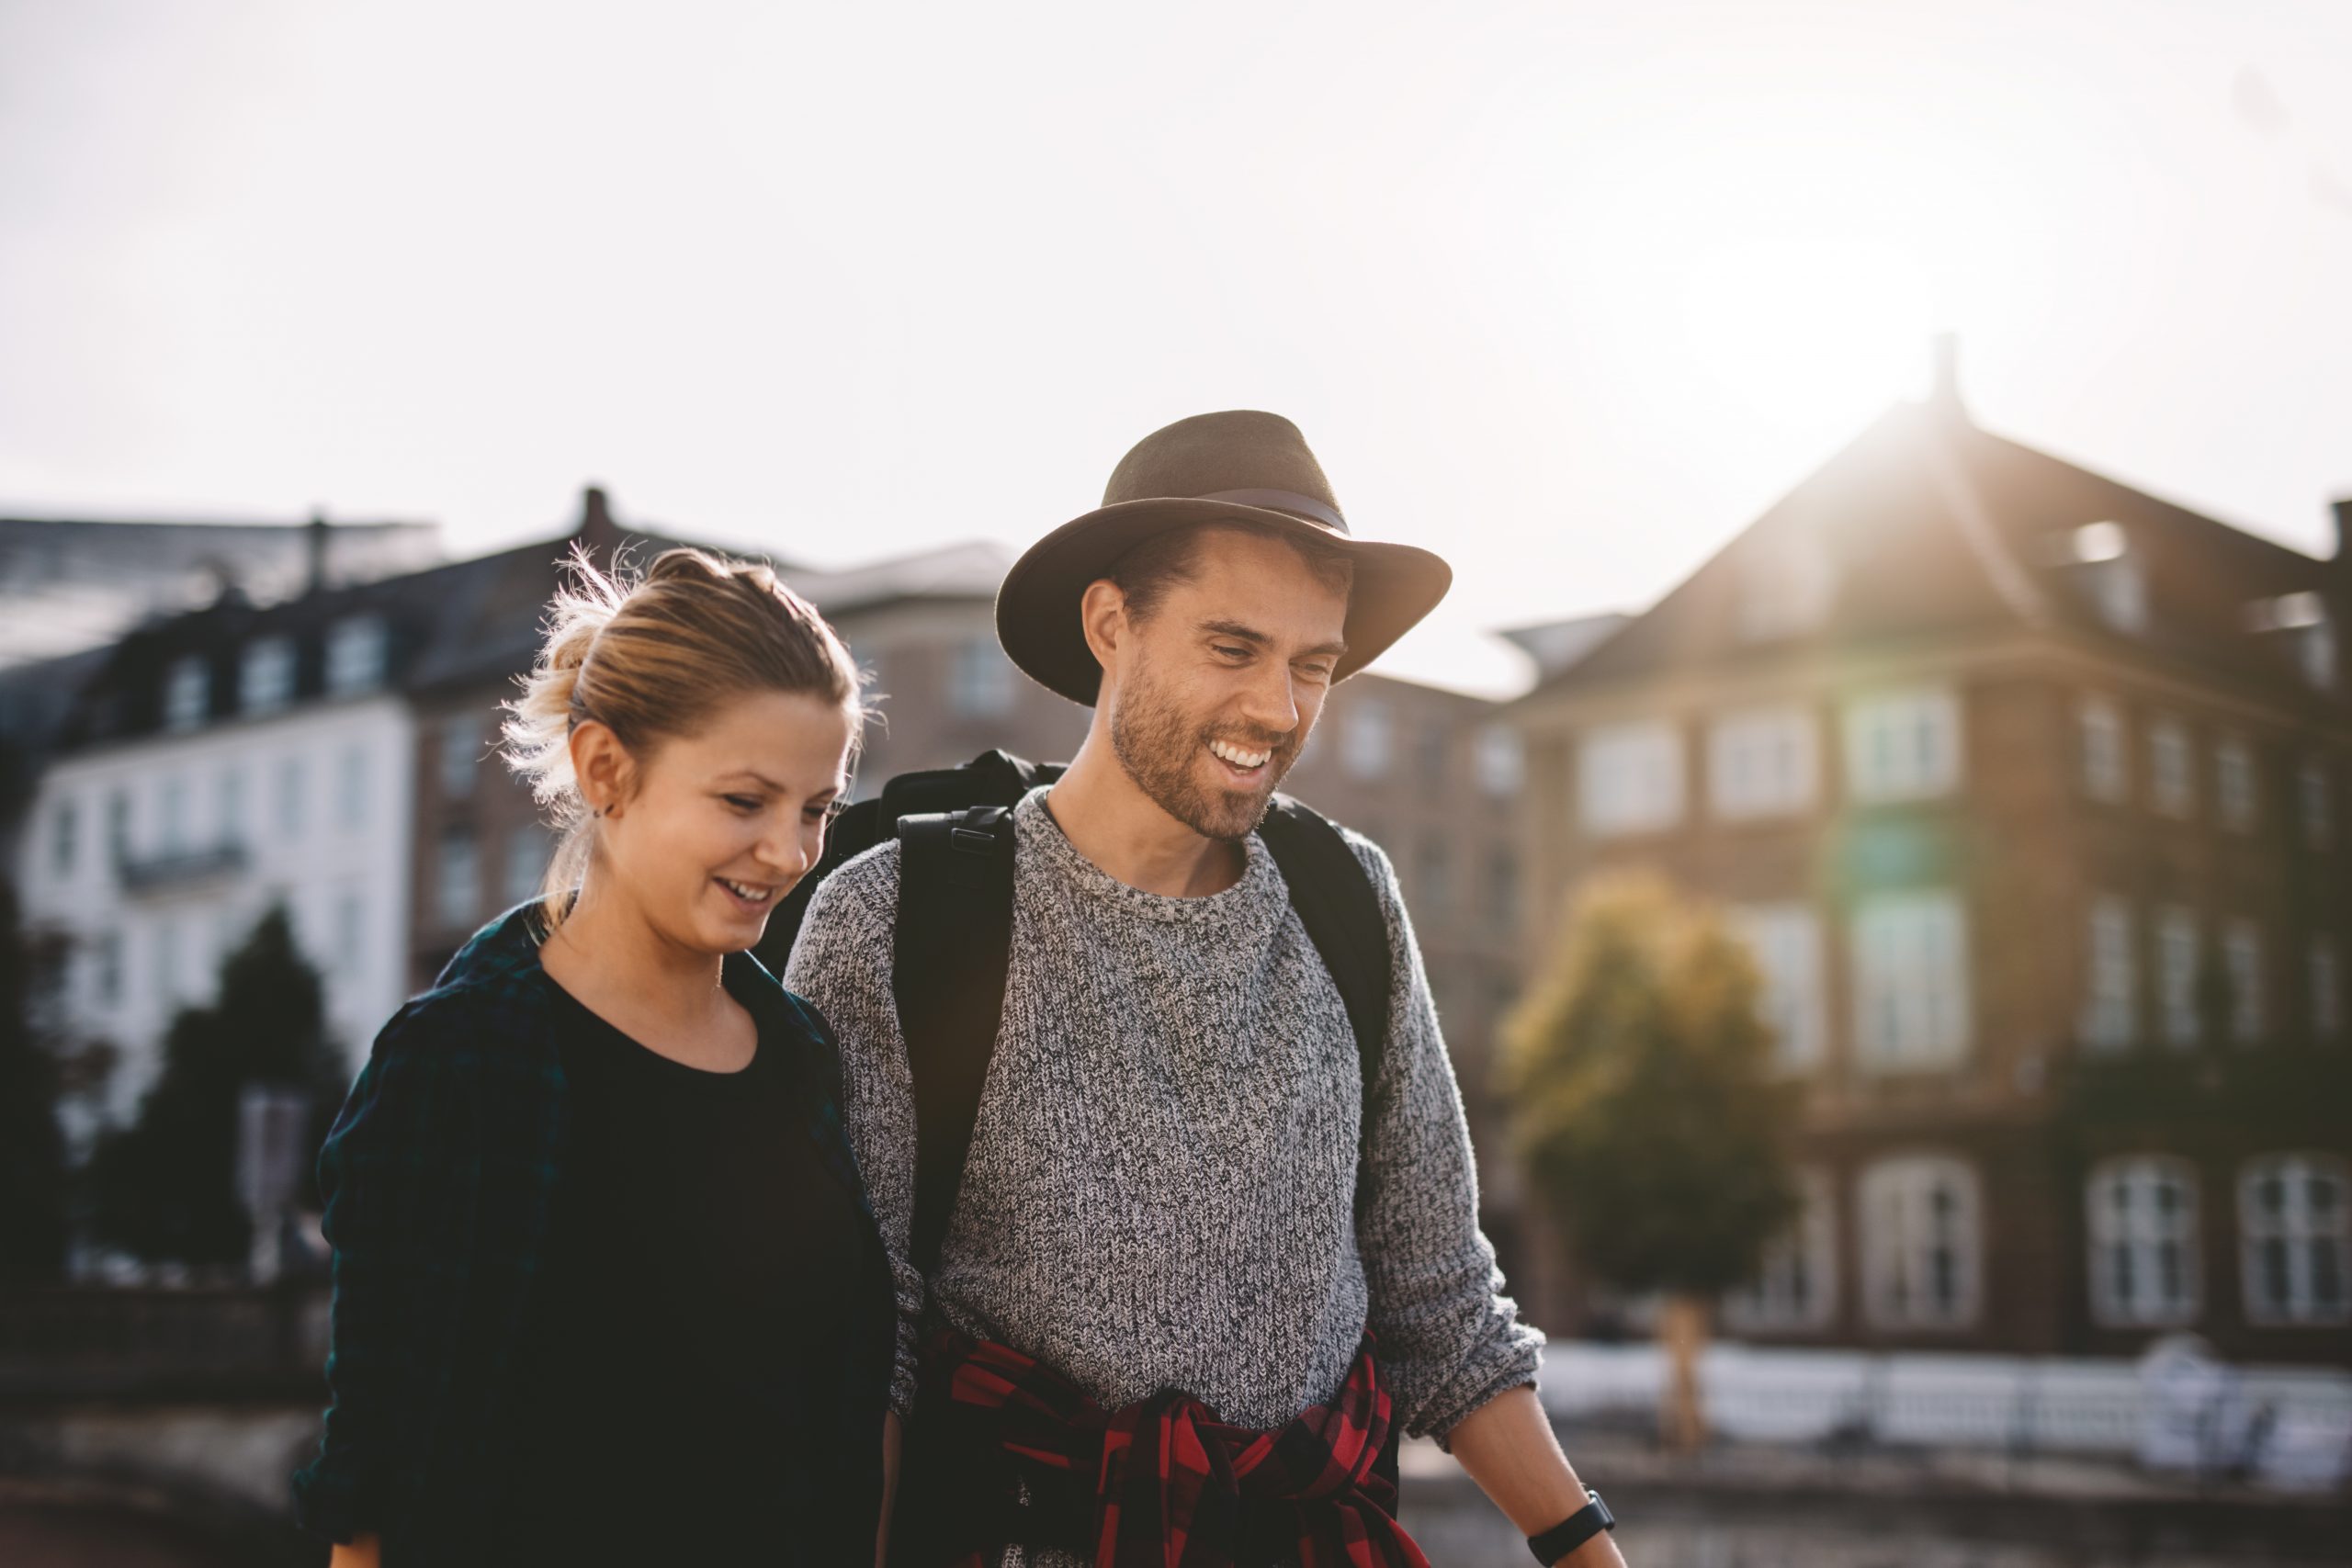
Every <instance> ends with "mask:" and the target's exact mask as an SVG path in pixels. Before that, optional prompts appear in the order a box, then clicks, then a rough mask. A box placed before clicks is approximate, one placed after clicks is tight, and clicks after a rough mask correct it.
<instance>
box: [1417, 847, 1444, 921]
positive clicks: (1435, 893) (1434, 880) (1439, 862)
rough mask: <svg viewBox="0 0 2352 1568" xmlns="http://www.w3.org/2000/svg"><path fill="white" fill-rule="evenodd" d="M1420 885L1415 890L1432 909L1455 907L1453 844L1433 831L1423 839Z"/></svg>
mask: <svg viewBox="0 0 2352 1568" xmlns="http://www.w3.org/2000/svg"><path fill="white" fill-rule="evenodd" d="M1419 870H1420V875H1419V878H1418V881H1419V886H1417V887H1416V888H1415V889H1414V890H1413V891H1414V895H1415V897H1419V899H1420V900H1421V901H1422V902H1423V903H1424V904H1426V905H1427V906H1428V907H1429V908H1430V909H1432V910H1443V909H1450V908H1453V845H1451V844H1449V843H1447V842H1446V841H1445V840H1443V839H1442V838H1440V837H1439V836H1438V835H1436V834H1434V833H1432V834H1430V835H1429V836H1428V837H1427V838H1425V839H1423V840H1421V859H1420V867H1419Z"/></svg>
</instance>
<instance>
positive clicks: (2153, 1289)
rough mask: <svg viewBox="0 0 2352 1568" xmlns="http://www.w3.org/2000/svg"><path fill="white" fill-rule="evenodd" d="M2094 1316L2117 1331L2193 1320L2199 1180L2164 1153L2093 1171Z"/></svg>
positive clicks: (2089, 1194) (2119, 1161)
mask: <svg viewBox="0 0 2352 1568" xmlns="http://www.w3.org/2000/svg"><path fill="white" fill-rule="evenodd" d="M2085 1202H2086V1205H2087V1216H2088V1219H2089V1222H2090V1227H2089V1235H2090V1273H2091V1315H2092V1316H2093V1317H2095V1318H2097V1319H2098V1321H2099V1322H2100V1323H2102V1324H2105V1325H2108V1326H2109V1327H2110V1328H2126V1327H2129V1328H2140V1327H2163V1326H2170V1325H2180V1324H2185V1323H2193V1322H2195V1321H2196V1319H2197V1309H2198V1296H2199V1291H2198V1264H2197V1177H2196V1173H2195V1172H2194V1171H2192V1170H2191V1169H2190V1168H2189V1167H2188V1163H2187V1162H2186V1161H2184V1160H2177V1159H2171V1158H2167V1157H2165V1156H2155V1155H2149V1156H2134V1157H2131V1158H2128V1159H2111V1160H2109V1161H2107V1162H2105V1163H2104V1164H2102V1165H2100V1166H2098V1168H2096V1169H2094V1170H2093V1171H2092V1172H2091V1179H2090V1184H2089V1187H2088V1189H2087V1190H2086V1193H2085Z"/></svg>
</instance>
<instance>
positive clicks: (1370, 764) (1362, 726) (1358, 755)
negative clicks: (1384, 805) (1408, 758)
mask: <svg viewBox="0 0 2352 1568" xmlns="http://www.w3.org/2000/svg"><path fill="white" fill-rule="evenodd" d="M1388 735H1389V724H1388V705H1387V704H1386V703H1385V702H1383V701H1381V700H1380V699H1379V698H1378V697H1374V696H1360V697H1357V698H1355V699H1354V700H1353V701H1352V702H1351V704H1350V705H1349V707H1348V714H1347V722H1346V723H1345V724H1343V725H1341V726H1340V766H1341V767H1342V768H1345V769H1346V770H1347V771H1348V773H1349V776H1350V777H1352V778H1359V779H1376V778H1378V777H1380V776H1381V775H1382V774H1383V773H1386V772H1387V771H1388V746H1389V739H1388Z"/></svg>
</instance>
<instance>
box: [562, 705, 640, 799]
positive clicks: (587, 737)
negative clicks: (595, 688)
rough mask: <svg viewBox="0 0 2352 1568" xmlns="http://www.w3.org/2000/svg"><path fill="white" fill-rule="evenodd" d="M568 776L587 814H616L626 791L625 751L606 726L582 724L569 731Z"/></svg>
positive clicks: (585, 721)
mask: <svg viewBox="0 0 2352 1568" xmlns="http://www.w3.org/2000/svg"><path fill="white" fill-rule="evenodd" d="M570 745H571V776H572V778H573V779H574V780H576V781H577V783H578V787H579V790H580V798H581V800H582V802H584V803H585V804H586V806H587V807H588V809H589V811H590V812H591V813H593V814H594V815H595V816H598V817H609V816H611V815H612V814H613V813H615V812H616V811H618V810H619V809H620V807H621V803H622V801H623V798H624V797H625V795H626V793H627V791H628V748H627V747H626V746H623V745H622V744H621V738H620V737H619V736H617V735H615V734H614V733H613V732H612V729H611V728H610V727H609V726H606V725H603V724H599V723H598V722H596V721H595V720H594V719H593V718H592V719H585V720H582V722H581V723H580V724H579V725H578V726H576V727H575V728H573V729H572V731H571V741H570Z"/></svg>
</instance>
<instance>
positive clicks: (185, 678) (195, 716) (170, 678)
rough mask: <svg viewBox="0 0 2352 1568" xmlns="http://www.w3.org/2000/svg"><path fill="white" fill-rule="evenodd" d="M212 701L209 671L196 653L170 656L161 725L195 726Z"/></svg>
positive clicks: (188, 727) (171, 726)
mask: <svg viewBox="0 0 2352 1568" xmlns="http://www.w3.org/2000/svg"><path fill="white" fill-rule="evenodd" d="M211 705H212V674H211V671H209V670H207V669H206V668H205V667H204V659H203V657H202V656H201V655H199V654H194V653H191V654H187V655H186V656H184V657H182V658H179V659H175V660H172V664H171V668H170V670H168V671H166V672H165V673H164V728H165V729H194V728H196V727H197V726H198V725H200V724H202V723H203V722H204V720H205V717H206V716H207V714H208V713H209V710H210V708H211Z"/></svg>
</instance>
